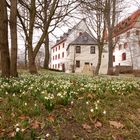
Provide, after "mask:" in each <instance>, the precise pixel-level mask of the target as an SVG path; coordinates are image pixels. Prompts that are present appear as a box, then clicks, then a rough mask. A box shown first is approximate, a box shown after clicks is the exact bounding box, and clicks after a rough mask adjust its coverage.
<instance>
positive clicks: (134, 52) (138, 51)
mask: <svg viewBox="0 0 140 140" xmlns="http://www.w3.org/2000/svg"><path fill="white" fill-rule="evenodd" d="M114 41H115V44H116V45H115V48H114V52H113V61H114V63H113V65H114V67H115V66H131V67H132V68H133V70H138V69H140V10H137V11H136V12H134V13H133V14H132V15H131V16H129V17H128V18H126V19H124V20H123V21H122V22H120V23H119V24H117V25H116V27H115V29H114Z"/></svg>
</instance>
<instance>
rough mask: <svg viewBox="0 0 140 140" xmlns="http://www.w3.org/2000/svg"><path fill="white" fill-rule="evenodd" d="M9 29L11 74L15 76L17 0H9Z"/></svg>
mask: <svg viewBox="0 0 140 140" xmlns="http://www.w3.org/2000/svg"><path fill="white" fill-rule="evenodd" d="M10 31H11V69H10V70H11V76H12V77H17V76H18V72H17V49H18V46H17V0H11V8H10Z"/></svg>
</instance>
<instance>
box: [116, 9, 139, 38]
mask: <svg viewBox="0 0 140 140" xmlns="http://www.w3.org/2000/svg"><path fill="white" fill-rule="evenodd" d="M139 16H140V9H139V10H137V11H135V12H134V13H133V14H132V15H130V16H129V17H127V18H126V19H124V20H123V21H121V22H120V23H118V24H117V25H116V26H115V28H114V37H116V36H118V35H120V34H122V33H124V32H127V31H128V30H130V29H131V28H133V27H134V25H135V23H136V21H137V19H138V17H139Z"/></svg>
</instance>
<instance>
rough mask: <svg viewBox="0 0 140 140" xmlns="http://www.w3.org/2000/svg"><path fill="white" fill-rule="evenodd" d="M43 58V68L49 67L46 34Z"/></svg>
mask: <svg viewBox="0 0 140 140" xmlns="http://www.w3.org/2000/svg"><path fill="white" fill-rule="evenodd" d="M44 45H45V59H44V69H48V68H49V56H50V55H49V36H48V35H47V37H46V40H45V43H44Z"/></svg>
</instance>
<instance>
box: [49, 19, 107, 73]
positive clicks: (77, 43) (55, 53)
mask: <svg viewBox="0 0 140 140" xmlns="http://www.w3.org/2000/svg"><path fill="white" fill-rule="evenodd" d="M97 62H98V46H97V42H96V39H95V38H94V37H93V36H92V35H91V31H90V29H89V28H88V27H87V24H86V23H85V19H83V20H81V21H80V22H79V23H78V24H77V25H75V26H74V27H73V28H72V29H70V30H69V31H68V33H65V34H64V35H63V36H62V37H60V40H58V41H57V43H56V44H55V45H54V46H53V47H52V48H51V63H50V68H52V69H56V70H62V71H65V72H66V73H72V72H76V73H93V70H95V68H96V66H97ZM107 65H108V50H104V52H103V55H102V64H101V68H100V71H99V73H100V74H106V73H107V67H108V66H107Z"/></svg>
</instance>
